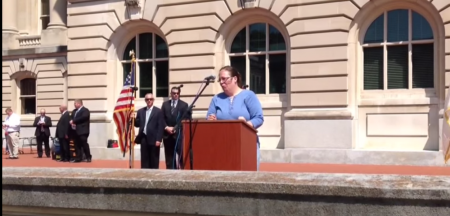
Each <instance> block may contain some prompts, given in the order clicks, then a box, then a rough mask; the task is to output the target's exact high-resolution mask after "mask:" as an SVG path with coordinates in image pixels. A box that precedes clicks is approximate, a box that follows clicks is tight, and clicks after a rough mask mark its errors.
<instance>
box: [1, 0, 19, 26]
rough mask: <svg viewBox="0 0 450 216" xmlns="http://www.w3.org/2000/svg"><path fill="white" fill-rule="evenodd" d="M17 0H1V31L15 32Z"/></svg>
mask: <svg viewBox="0 0 450 216" xmlns="http://www.w3.org/2000/svg"><path fill="white" fill-rule="evenodd" d="M18 32H19V31H18V30H17V0H2V33H9V34H17V33H18Z"/></svg>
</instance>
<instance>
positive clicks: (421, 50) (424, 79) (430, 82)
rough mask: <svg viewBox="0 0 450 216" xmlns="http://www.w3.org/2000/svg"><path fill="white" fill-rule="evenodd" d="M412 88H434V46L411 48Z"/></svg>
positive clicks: (423, 45)
mask: <svg viewBox="0 0 450 216" xmlns="http://www.w3.org/2000/svg"><path fill="white" fill-rule="evenodd" d="M412 67H413V68H412V70H413V71H412V87H413V88H433V87H434V76H433V75H434V44H417V45H413V47H412Z"/></svg>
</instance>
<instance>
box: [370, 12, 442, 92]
mask: <svg viewBox="0 0 450 216" xmlns="http://www.w3.org/2000/svg"><path fill="white" fill-rule="evenodd" d="M363 52H364V90H387V89H415V88H433V87H434V38H433V30H432V29H431V26H430V24H429V23H428V21H427V20H426V19H425V18H424V17H423V16H422V15H420V14H418V13H417V12H415V11H413V10H403V9H402V10H392V11H387V12H385V13H384V14H382V15H381V16H379V17H378V18H377V19H376V20H375V21H373V23H372V24H371V25H370V26H369V28H368V29H367V32H366V34H365V37H364V42H363Z"/></svg>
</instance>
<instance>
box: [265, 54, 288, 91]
mask: <svg viewBox="0 0 450 216" xmlns="http://www.w3.org/2000/svg"><path fill="white" fill-rule="evenodd" d="M269 76H270V80H269V81H270V86H269V93H271V94H272V93H280V94H281V93H286V54H274V55H269Z"/></svg>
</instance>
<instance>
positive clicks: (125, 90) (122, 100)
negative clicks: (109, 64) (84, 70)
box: [114, 52, 136, 156]
mask: <svg viewBox="0 0 450 216" xmlns="http://www.w3.org/2000/svg"><path fill="white" fill-rule="evenodd" d="M130 55H133V57H132V60H131V71H130V73H129V74H128V76H127V78H126V79H125V82H124V84H123V87H122V90H121V91H120V96H119V99H117V103H116V107H115V108H114V123H115V124H116V127H117V131H116V133H117V136H118V137H119V139H118V142H119V146H120V150H121V151H122V153H123V154H124V156H125V153H126V152H128V150H129V148H128V147H130V146H131V144H133V145H134V133H135V132H134V121H132V123H131V127H130V128H129V129H128V130H127V126H128V122H129V121H130V118H131V117H132V114H133V113H134V103H133V102H134V94H133V90H132V89H131V87H133V86H134V85H135V71H136V70H135V69H136V60H135V58H134V54H133V53H132V52H131V54H130ZM132 120H133V119H132ZM127 132H128V134H127ZM130 137H131V139H130Z"/></svg>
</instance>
